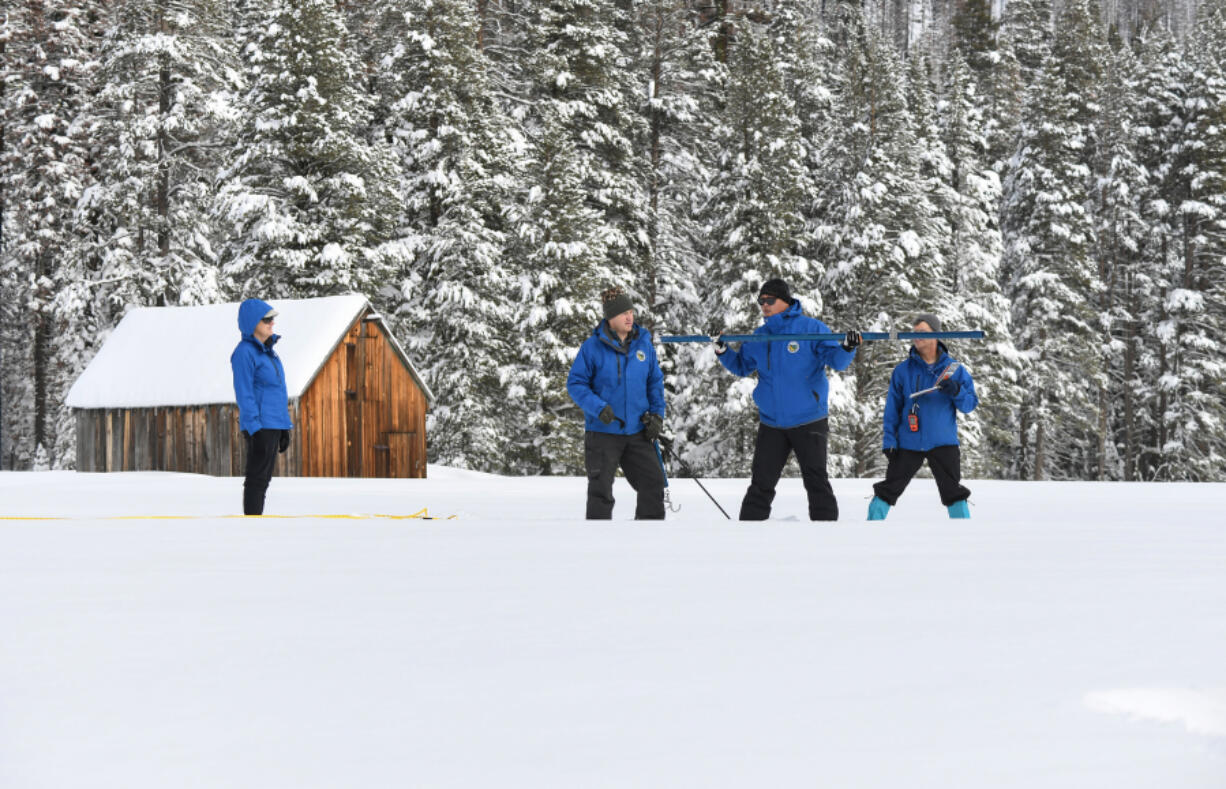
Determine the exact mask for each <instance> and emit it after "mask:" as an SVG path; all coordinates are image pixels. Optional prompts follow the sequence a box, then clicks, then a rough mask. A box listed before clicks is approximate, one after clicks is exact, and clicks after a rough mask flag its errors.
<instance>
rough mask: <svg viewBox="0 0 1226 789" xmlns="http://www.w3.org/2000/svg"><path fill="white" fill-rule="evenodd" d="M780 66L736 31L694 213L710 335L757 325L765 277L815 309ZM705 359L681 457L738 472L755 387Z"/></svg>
mask: <svg viewBox="0 0 1226 789" xmlns="http://www.w3.org/2000/svg"><path fill="white" fill-rule="evenodd" d="M783 60H784V58H783V57H782V55H781V52H780V50H779V49H778V48H777V42H776V41H775V40H774V39H773V38H772V37H771V35H770V34H769V31H768V30H765V29H762V28H760V27H759V26H756V25H753V24H751V23H745V24H743V25H742V26H740V27H739V28H738V29H737V32H736V37H735V44H734V46H733V47H732V49H731V52H730V54H729V63H728V72H729V76H728V91H727V98H726V100H725V103H724V111H723V114H722V116H721V119H720V125H719V126H718V127H717V128H716V129H715V131H714V134H715V140H714V147H715V150H716V151H718V156H719V158H718V160H717V162H716V164H715V167H714V172H713V181H712V183H711V185H710V187H709V195H708V197H707V201H708V202H707V205H706V206H705V207H704V209H703V216H704V220H705V224H706V232H707V234H708V235H709V236H710V238H711V242H712V248H711V259H710V261H709V262H708V265H707V266H706V268H705V269H704V270H703V272H702V274H701V275H700V277H699V282H698V286H699V292H700V293H701V294H702V301H703V303H704V304H705V305H706V307H707V309H706V314H705V316H704V320H703V324H704V325H706V326H707V327H709V330H710V331H711V332H712V333H720V332H730V333H746V332H749V331H751V330H753V329H754V328H756V327H757V326H758V324H759V323H760V321H761V316H760V314H759V312H758V310H757V307H756V305H755V303H754V298H755V297H756V296H757V294H758V288H759V286H760V285H761V283H762V282H764V281H765V280H768V279H771V278H773V277H781V278H783V279H785V280H787V281H788V282H789V283H790V285H791V287H792V291H793V294H794V295H795V296H797V297H798V298H799V299H800V301H801V303H802V305H803V307H804V309H805V311H806V313H808V314H810V315H816V314H818V313H819V311H820V310H821V308H822V301H821V296H820V293H819V292H818V290H817V288H816V285H817V284H818V283H819V281H820V276H821V269H820V267H818V266H817V265H816V264H815V263H814V261H813V260H812V259H810V258H809V257H808V249H809V247H810V242H809V228H808V227H807V226H806V220H805V209H806V207H807V206H808V205H809V203H811V202H812V194H813V186H812V181H811V179H810V174H809V171H808V169H807V167H806V164H805V163H806V159H807V151H806V146H805V143H804V140H803V139H802V136H801V125H800V119H799V117H798V116H797V113H796V105H795V102H794V101H793V100H792V98H791V96H790V95H789V91H788V84H787V82H786V80H785V78H784V73H783V69H782V66H781V64H782V63H783ZM712 362H713V360H712V359H706V360H705V364H706V365H709V366H710V367H709V369H710V370H711V375H713V376H718V377H719V379H722V380H719V384H718V385H716V386H712V387H710V388H709V389H708V390H707V391H706V392H704V393H703V395H702V396H697V395H696V397H695V400H696V405H697V410H698V411H699V412H700V413H701V415H702V416H701V419H700V420H699V421H697V422H696V423H695V424H693V425H691V426H690V438H691V440H692V442H693V443H692V445H691V454H690V455H689V457H688V458H687V459H688V462H689V463H690V465H691V466H693V467H694V468H695V469H696V470H705V471H706V473H715V474H734V473H740V471H735V469H744V468H745V467H746V464H747V463H748V460H749V458H750V457H751V456H752V451H753V443H754V436H755V434H756V430H757V411H756V408H755V406H754V404H753V401H752V399H751V397H750V395H751V393H752V391H753V387H754V383H755V382H754V380H753V379H752V378H746V379H733V378H731V377H730V376H729V375H728V374H727V373H724V372H723V371H722V369H720V368H717V367H716V366H715V365H714V364H713V363H712ZM699 363H700V364H701V363H702V361H700V362H699ZM721 374H722V375H721ZM717 380H718V379H717Z"/></svg>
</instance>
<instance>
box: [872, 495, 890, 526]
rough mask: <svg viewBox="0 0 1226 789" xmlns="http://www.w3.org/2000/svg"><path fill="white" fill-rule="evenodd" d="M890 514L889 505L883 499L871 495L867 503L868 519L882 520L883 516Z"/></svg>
mask: <svg viewBox="0 0 1226 789" xmlns="http://www.w3.org/2000/svg"><path fill="white" fill-rule="evenodd" d="M889 514H890V505H889V504H886V503H885V501H884V500H883V499H879V498H877V497H876V496H873V500H872V501H870V502H869V503H868V519H869V520H870V521H883V520H885V516H886V515H889Z"/></svg>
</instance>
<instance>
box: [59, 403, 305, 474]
mask: <svg viewBox="0 0 1226 789" xmlns="http://www.w3.org/2000/svg"><path fill="white" fill-rule="evenodd" d="M291 418H293V419H295V424H297V419H296V414H293V415H292V416H291ZM298 432H299V431H294V433H295V435H294V436H293V438H294V440H293V441H291V442H290V447H289V450H288V451H287V452H286V453H285V454H283V455H280V456H278V458H277V469H276V474H277V476H291V475H293V474H294V472H295V471H296V469H297V467H298V464H300V462H301V454H302V452H301V440H300V436H298V435H296V434H297V433H298ZM246 462H247V449H246V445H245V442H244V440H243V438H242V435H241V432H240V430H239V427H238V408H237V406H233V405H221V404H215V405H205V406H193V407H185V408H134V409H86V410H79V411H77V469H78V470H79V471H181V472H186V473H191V474H211V475H213V476H219V477H227V476H240V477H241V476H242V475H243V472H244V471H245V469H246Z"/></svg>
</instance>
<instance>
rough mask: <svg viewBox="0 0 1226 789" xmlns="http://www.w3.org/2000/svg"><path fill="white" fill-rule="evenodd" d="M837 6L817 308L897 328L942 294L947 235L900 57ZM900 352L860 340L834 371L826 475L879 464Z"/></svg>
mask: <svg viewBox="0 0 1226 789" xmlns="http://www.w3.org/2000/svg"><path fill="white" fill-rule="evenodd" d="M845 13H846V17H845V19H844V21H843V24H844V26H845V31H846V32H845V36H844V37H845V40H846V44H845V46H844V49H843V61H842V64H841V74H840V75H839V76H838V77H837V82H836V83H835V84H836V91H837V93H836V100H835V110H834V112H833V113H832V115H831V126H830V128H829V129H828V130H827V132H826V136H825V149H824V151H823V153H824V158H825V160H826V162H827V168H826V170H825V172H824V173H823V176H822V177H821V179H820V180H821V184H822V187H823V188H822V192H821V194H820V202H819V211H820V215H821V225H820V227H819V242H820V246H819V250H820V251H821V257H822V260H823V262H824V263H825V264H826V266H827V269H826V279H825V282H826V286H827V294H828V298H827V309H826V315H827V319H828V322H830V323H832V324H835V325H838V326H840V327H847V328H852V327H854V328H856V329H859V330H861V331H880V330H890V329H898V328H904V329H905V328H908V323H907V322H908V321H909V320H910V319H911V318H912V317H914V315H915V314H916V313H918V312H920V311H926V310H929V309H933V308H934V305H937V304H939V303H940V300H941V297H942V296H943V293H942V291H941V273H942V271H943V270H944V268H945V263H944V260H943V257H942V253H941V243H942V241H943V236H944V235H945V234H946V232H947V231H946V230H944V224H943V222H942V219H941V216H940V214H939V211H938V209H937V207H936V206H935V205H934V204H933V201H932V199H931V196H930V194H929V191H928V189H927V186H929V185H926V184H925V183H924V181H923V178H922V176H921V166H922V164H923V158H924V153H925V152H924V150H923V147H922V145H921V144H920V142H919V139H918V136H917V134H916V129H915V127H914V125H913V123H912V121H911V118H910V116H909V113H908V106H907V78H906V72H905V70H904V68H903V66H902V63H901V62H900V59H899V57H898V55H897V53H896V52H895V51H894V50H893V49H892V48H891V47H890V46H889V45H888V42H887V41H886V40H885V39H883V38H882V37H881V36H880V34H879V33H878V32H877V31H876V30H874V29H871V28H868V27H866V26H865V25H864V23H863V20H862V19H861V18H860V16H859V14H858V12H856V11H855V10H854V9H852V8H849V7H848V8H846V9H845ZM924 90H925V91H926V90H927V88H924ZM831 318H833V320H830V319H831ZM900 351H902V352H904V353H905V348H899V347H898V346H893V345H889V346H887V345H886V344H885V343H874V344H869V345H867V346H866V347H865V348H863V349H862V350H861V351H860V352H859V354H858V355H857V359H856V361H855V364H854V365H853V367H852V369H851V370H850V371H849V373H847V374H844V375H843V376H841V382H842V384H843V385H844V387H845V388H844V389H843V390H842V391H841V392H840V390H839V389H838V388H834V387H832V392H831V423H832V425H831V444H830V449H831V452H830V455H831V460H832V473H843V474H853V475H866V474H871V473H875V471H876V470H879V469H880V467H881V466H882V465H883V460H882V458H881V411H882V408H883V407H884V402H885V391H886V387H887V385H888V383H889V375H890V371H891V370H892V369H893V367H894V366H895V365H896V364H897V363H898V362H899V361H901V359H902V355H901V354H900Z"/></svg>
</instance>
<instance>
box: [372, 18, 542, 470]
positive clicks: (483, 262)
mask: <svg viewBox="0 0 1226 789" xmlns="http://www.w3.org/2000/svg"><path fill="white" fill-rule="evenodd" d="M366 10H367V12H368V13H369V14H370V19H371V21H370V27H369V29H368V32H369V34H370V39H369V41H370V42H371V43H372V45H373V47H374V51H373V52H372V56H371V60H372V67H371V71H372V72H373V75H374V76H373V78H372V82H373V87H374V91H375V97H376V101H375V106H374V117H375V119H376V120H375V125H374V135H375V137H376V138H377V139H380V140H387V141H388V143H389V145H390V146H391V148H392V150H393V151H394V153H395V154H396V156H397V159H398V160H399V165H400V168H401V170H402V172H403V174H404V176H403V179H402V180H401V182H400V186H399V203H400V206H401V212H400V216H399V219H398V224H399V226H400V228H401V230H400V233H399V235H400V236H401V237H402V239H403V243H404V245H405V248H406V249H407V250H411V251H412V254H413V259H412V260H411V261H407V260H406V262H405V264H403V265H404V267H403V268H402V270H401V272H400V273H399V275H398V281H399V287H398V289H397V290H398V293H397V294H396V295H395V296H389V297H388V300H389V302H390V303H391V310H390V312H391V315H392V316H393V320H394V324H395V327H396V330H397V335H398V336H400V337H403V338H405V340H406V343H407V345H408V347H409V350H410V352H412V353H413V354H414V357H415V358H417V359H420V360H423V361H422V366H423V368H424V370H423V372H424V374H425V376H426V379H427V381H428V382H429V384H430V387H431V389H432V390H433V392H434V394H435V399H436V404H435V406H434V407H433V409H432V410H431V413H430V415H429V419H428V422H427V430H428V431H429V434H430V436H431V441H430V456H431V458H430V459H431V462H436V463H444V464H446V465H452V466H459V467H462V468H474V469H479V470H485V471H494V470H501V469H502V468H503V463H504V461H505V454H506V453H505V448H504V446H503V441H502V436H503V435H504V429H503V425H502V423H501V414H502V407H501V401H502V389H503V382H502V380H501V378H500V373H501V363H502V360H503V359H505V358H507V357H508V356H510V355H511V349H510V343H509V338H510V337H511V336H512V335H513V331H512V327H511V326H510V323H509V319H510V316H511V315H512V314H513V312H514V309H515V307H516V306H517V304H518V298H517V297H518V293H517V292H516V291H517V289H518V287H519V282H518V280H517V278H516V277H515V275H514V272H513V271H512V270H511V269H510V268H509V267H508V266H505V265H503V258H502V253H503V250H504V247H505V246H506V244H507V241H506V239H505V237H504V236H505V234H504V232H503V229H502V224H503V218H502V216H501V212H502V208H503V205H504V203H505V202H506V201H507V200H509V199H510V190H509V189H508V188H507V186H506V184H507V182H508V180H509V179H510V177H512V176H515V175H518V173H517V172H515V170H514V166H515V158H516V156H517V152H516V149H515V148H514V147H513V146H512V145H511V144H510V140H511V139H512V136H511V134H510V132H511V131H512V129H511V128H510V127H509V125H508V124H507V123H506V122H505V121H504V120H503V118H502V117H501V116H500V114H499V113H498V111H497V108H496V107H495V105H494V102H493V99H492V96H491V92H490V87H489V82H488V80H487V78H486V63H485V60H484V58H483V56H482V55H481V53H480V52H479V51H478V50H477V48H476V41H477V23H476V20H475V19H474V18H473V17H472V15H471V9H470V8H469V6H468V3H467V2H464V1H463V0H408V2H394V3H393V2H381V3H378V4H376V5H375V7H374V8H367V9H366ZM461 370H462V371H463V374H457V371H461Z"/></svg>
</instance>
